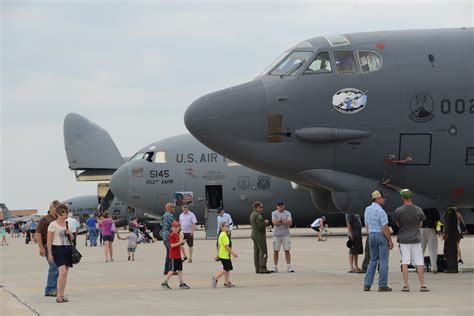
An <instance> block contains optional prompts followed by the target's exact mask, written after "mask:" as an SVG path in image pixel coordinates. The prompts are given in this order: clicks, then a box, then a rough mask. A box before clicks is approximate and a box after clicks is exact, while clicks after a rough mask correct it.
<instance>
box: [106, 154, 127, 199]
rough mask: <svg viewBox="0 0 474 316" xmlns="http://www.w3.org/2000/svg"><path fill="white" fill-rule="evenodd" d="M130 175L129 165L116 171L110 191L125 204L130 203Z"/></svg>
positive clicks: (111, 180)
mask: <svg viewBox="0 0 474 316" xmlns="http://www.w3.org/2000/svg"><path fill="white" fill-rule="evenodd" d="M129 182H130V175H129V167H128V166H127V163H126V164H124V165H123V166H121V167H120V168H118V169H117V171H115V173H114V174H113V175H112V178H111V179H110V190H112V193H113V194H114V195H115V196H116V197H117V198H118V199H119V200H122V201H123V202H127V201H128V196H129V194H128V189H129V186H130V185H129Z"/></svg>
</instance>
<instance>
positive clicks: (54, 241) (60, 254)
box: [47, 204, 74, 303]
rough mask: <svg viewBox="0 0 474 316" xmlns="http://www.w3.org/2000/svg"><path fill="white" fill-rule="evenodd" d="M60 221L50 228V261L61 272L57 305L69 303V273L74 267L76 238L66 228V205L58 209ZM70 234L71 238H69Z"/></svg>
mask: <svg viewBox="0 0 474 316" xmlns="http://www.w3.org/2000/svg"><path fill="white" fill-rule="evenodd" d="M56 213H57V215H58V219H57V220H55V221H54V222H51V224H49V226H48V244H47V245H48V261H49V262H50V263H53V262H54V263H55V264H56V266H57V267H58V270H59V277H58V294H57V296H56V302H57V303H65V302H68V299H67V298H66V297H64V290H65V288H66V281H67V273H68V271H69V268H71V267H72V246H71V242H70V240H72V238H74V235H73V234H72V232H71V231H69V230H68V229H67V228H66V219H67V215H68V213H69V211H68V208H67V206H66V205H64V204H60V205H59V206H58V207H57V208H56ZM68 234H69V237H68Z"/></svg>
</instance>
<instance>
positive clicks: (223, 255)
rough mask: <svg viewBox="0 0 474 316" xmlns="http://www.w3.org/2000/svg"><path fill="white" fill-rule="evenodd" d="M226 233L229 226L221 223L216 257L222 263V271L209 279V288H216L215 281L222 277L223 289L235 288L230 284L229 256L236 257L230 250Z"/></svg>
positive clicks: (230, 264)
mask: <svg viewBox="0 0 474 316" xmlns="http://www.w3.org/2000/svg"><path fill="white" fill-rule="evenodd" d="M228 232H229V224H227V223H222V226H221V233H220V235H219V239H218V242H217V243H218V247H219V254H218V257H219V261H220V262H222V270H220V271H219V272H217V273H216V276H213V277H212V278H211V286H212V287H213V288H217V280H219V278H220V277H222V276H224V287H228V288H230V287H235V285H234V284H232V283H231V282H230V271H232V270H233V267H232V261H231V260H230V256H231V255H232V256H233V257H234V258H237V257H238V255H237V254H236V253H235V252H234V251H233V250H232V248H230V239H229V236H228Z"/></svg>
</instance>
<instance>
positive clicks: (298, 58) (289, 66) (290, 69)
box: [270, 51, 313, 76]
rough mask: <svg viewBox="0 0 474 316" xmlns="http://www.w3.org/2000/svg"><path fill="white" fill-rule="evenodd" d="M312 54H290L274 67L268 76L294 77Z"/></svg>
mask: <svg viewBox="0 0 474 316" xmlns="http://www.w3.org/2000/svg"><path fill="white" fill-rule="evenodd" d="M312 54H313V53H312V52H296V51H295V52H292V53H290V55H288V57H286V58H285V59H284V60H283V61H282V62H281V63H280V64H279V65H278V66H276V67H275V68H274V69H273V70H272V72H271V73H270V74H271V75H274V76H286V75H287V76H294V75H295V74H296V71H297V70H298V68H300V67H301V65H303V64H304V62H305V61H306V60H307V59H308V58H310V57H311V55H312Z"/></svg>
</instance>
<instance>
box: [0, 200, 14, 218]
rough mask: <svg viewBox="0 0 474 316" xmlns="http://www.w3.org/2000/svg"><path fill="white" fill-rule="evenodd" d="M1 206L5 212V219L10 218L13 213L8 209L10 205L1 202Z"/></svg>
mask: <svg viewBox="0 0 474 316" xmlns="http://www.w3.org/2000/svg"><path fill="white" fill-rule="evenodd" d="M0 208H1V209H2V212H3V219H9V218H12V217H13V216H12V213H11V212H10V210H9V209H8V207H7V206H6V205H5V203H0Z"/></svg>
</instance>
